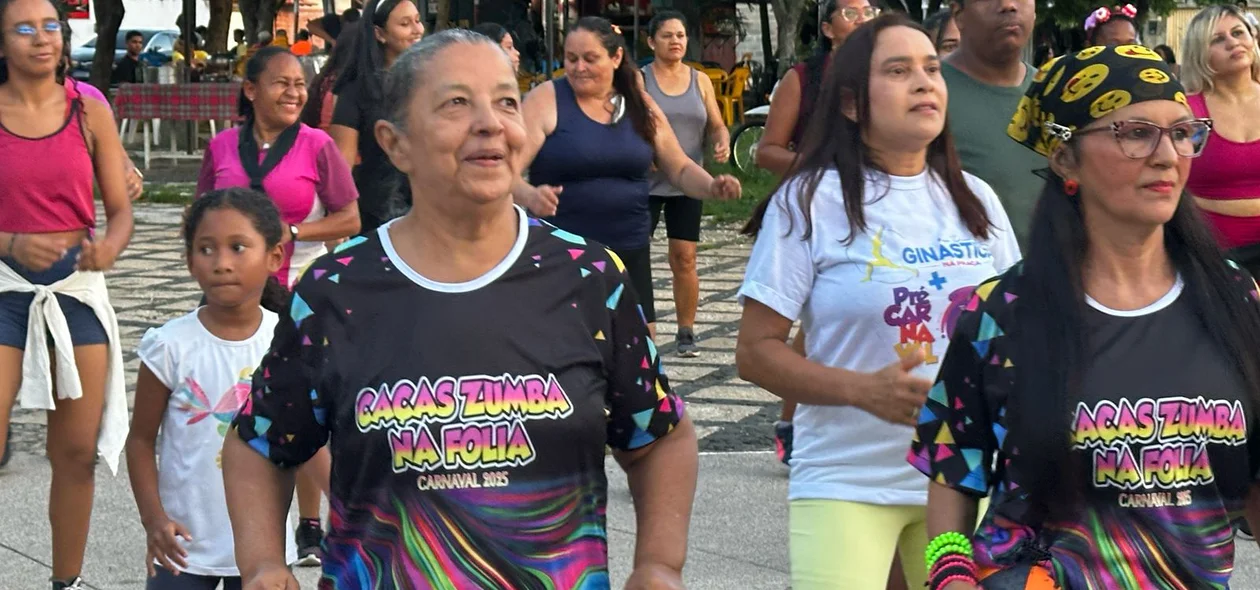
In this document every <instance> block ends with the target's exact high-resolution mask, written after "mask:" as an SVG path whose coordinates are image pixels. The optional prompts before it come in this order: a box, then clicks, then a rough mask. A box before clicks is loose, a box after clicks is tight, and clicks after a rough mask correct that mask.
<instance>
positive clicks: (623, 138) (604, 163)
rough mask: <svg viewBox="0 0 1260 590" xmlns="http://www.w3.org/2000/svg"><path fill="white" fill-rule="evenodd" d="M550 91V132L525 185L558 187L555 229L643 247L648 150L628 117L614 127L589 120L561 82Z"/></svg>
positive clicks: (610, 244)
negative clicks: (553, 121) (553, 117)
mask: <svg viewBox="0 0 1260 590" xmlns="http://www.w3.org/2000/svg"><path fill="white" fill-rule="evenodd" d="M552 84H554V85H555V89H556V130H555V131H554V132H552V133H551V135H548V136H547V140H546V141H545V142H543V145H542V149H540V150H538V155H537V156H535V157H534V162H533V164H531V165H530V167H529V181H530V183H531V184H534V185H543V184H549V185H552V186H559V187H563V188H564V192H562V193H561V194H560V206H559V207H557V208H556V215H555V217H552V218H550V219H548V220H547V221H549V222H551V223H552V224H554V225H555V226H556V227H559V228H560V229H563V230H565V231H568V232H572V233H575V234H577V235H579V236H582V237H586V238H590V239H592V240H595V241H597V242H599V243H601V244H603V245H605V246H608V247H610V248H613V249H614V250H616V249H625V250H630V249H636V248H645V247H647V245H648V242H649V240H650V239H651V236H650V233H651V224H652V218H651V214H650V213H649V211H648V171H649V170H650V169H651V168H652V158H653V151H652V146H651V144H649V143H648V142H647V141H646V140H644V139H643V138H642V137H640V136H639V134H638V133H636V132H635V130H634V124H633V123H631V122H630V117H629V115H627V116H625V117H622V119H621V120H620V121H618V122H617V123H616V124H615V125H605V124H603V123H598V122H596V121H594V120H592V119H591V118H590V117H588V116H586V113H584V112H582V109H581V107H579V106H578V103H577V97H576V96H575V95H574V94H573V87H572V86H570V85H569V81H568V79H566V78H559V79H557V80H555V81H554V82H552Z"/></svg>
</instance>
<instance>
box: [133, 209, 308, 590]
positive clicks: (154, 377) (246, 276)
mask: <svg viewBox="0 0 1260 590" xmlns="http://www.w3.org/2000/svg"><path fill="white" fill-rule="evenodd" d="M281 231H282V230H281V224H280V213H279V212H278V211H277V210H276V207H275V205H273V204H272V202H271V200H270V199H269V198H268V197H267V196H266V195H264V194H262V193H258V192H255V191H252V190H247V189H239V188H231V189H225V190H216V191H210V192H208V193H206V194H205V195H203V196H202V197H201V198H200V199H197V200H196V201H195V202H194V203H193V204H192V206H190V207H189V209H188V213H187V214H186V215H185V218H184V244H185V253H186V254H187V256H188V269H189V271H190V272H191V273H192V275H193V278H195V279H197V283H198V284H199V285H201V289H202V291H204V292H205V294H206V303H205V305H204V306H203V307H199V308H197V309H196V310H195V311H193V312H192V313H189V314H187V315H185V316H183V317H180V318H176V319H174V320H171V321H170V322H167V323H166V325H164V326H162V327H161V328H157V329H153V330H149V331H148V332H147V333H146V334H145V335H144V338H143V339H142V340H141V341H140V347H139V356H140V363H141V364H140V374H139V376H138V377H137V379H136V404H135V415H134V417H133V418H132V424H131V433H130V435H129V436H128V438H127V469H128V471H129V472H130V474H131V489H132V492H133V493H134V494H135V496H136V506H137V507H139V509H140V519H141V522H142V523H143V525H144V530H145V534H146V536H147V547H148V552H147V554H146V562H147V567H148V572H149V581H148V584H147V585H146V589H147V590H174V589H176V588H178V589H185V590H203V589H204V590H214V589H215V588H218V587H219V583H220V582H222V583H223V588H224V590H233V589H239V588H241V579H240V571H239V570H238V569H237V567H236V555H235V545H234V543H233V537H232V523H231V521H230V520H229V519H228V513H227V499H226V497H225V495H224V491H223V464H222V458H221V449H222V448H223V437H224V436H225V434H226V433H227V430H228V427H229V423H230V422H231V420H232V418H233V417H234V416H236V411H237V409H238V408H240V407H241V406H242V404H244V403H245V401H246V400H247V399H248V397H249V390H250V382H251V379H250V377H251V376H252V375H253V373H254V367H255V365H257V364H258V361H259V360H261V359H262V358H263V356H264V355H266V353H267V350H268V348H269V347H270V346H271V335H272V333H273V332H274V331H275V327H276V323H277V322H278V321H279V319H278V317H277V316H276V314H275V313H272V312H270V311H267V310H265V309H263V307H262V299H263V297H264V292H266V293H265V295H266V296H267V297H269V298H273V299H274V298H280V299H281V300H283V298H284V296H285V294H284V289H283V287H281V286H280V284H279V283H278V282H276V281H275V279H274V278H272V279H270V280H268V278H269V276H270V275H271V274H272V273H274V272H276V270H278V269H279V268H280V265H281V263H282V262H283V260H284V251H283V249H282V247H281ZM159 427H160V429H161V437H160V438H159V437H158V431H159ZM288 533H289V534H288V539H287V540H286V541H287V542H286V547H287V556H288V562H289V563H293V562H294V561H297V546H296V545H295V544H294V540H293V529H288Z"/></svg>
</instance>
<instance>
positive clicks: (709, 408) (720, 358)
mask: <svg viewBox="0 0 1260 590" xmlns="http://www.w3.org/2000/svg"><path fill="white" fill-rule="evenodd" d="M180 212H181V209H180V208H179V207H177V206H172V205H139V206H137V208H136V213H135V216H136V233H135V237H134V238H132V240H131V246H130V247H129V248H128V249H127V251H126V252H124V253H123V255H122V257H121V258H120V260H119V261H118V264H117V266H116V267H115V269H114V270H113V271H111V272H110V273H109V277H108V282H109V289H110V298H111V300H112V302H113V304H114V307H115V309H116V310H117V312H118V317H119V328H120V330H121V336H122V341H123V346H124V356H123V360H124V361H125V362H126V367H127V384H128V387H129V388H133V387H134V384H135V373H136V370H137V366H138V364H139V361H138V360H137V358H136V354H135V348H136V346H137V345H138V344H139V342H140V338H141V337H142V336H143V335H144V332H145V330H147V329H149V328H152V327H156V326H159V325H161V324H162V323H164V322H166V321H167V320H170V319H171V318H174V317H177V316H179V315H182V314H184V313H187V312H188V310H190V309H192V308H193V307H194V306H196V304H197V301H198V300H199V298H200V295H201V292H200V290H199V289H198V288H197V284H196V283H195V282H194V281H193V280H192V278H191V277H190V276H189V275H188V272H187V270H186V269H185V266H184V262H183V250H182V242H181V239H180V237H179V218H180ZM100 218H101V219H104V215H103V214H100ZM663 234H664V231H663V229H662V231H661V232H660V235H659V236H658V239H657V240H656V241H655V242H654V244H653V249H654V256H653V273H654V277H655V288H656V289H655V292H656V308H657V314H658V316H659V317H658V320H659V323H658V324H657V330H658V332H659V338H658V340H659V341H660V343H661V346H660V349H661V351H662V355H663V356H662V358H663V360H664V363H665V370H666V373H667V374H668V376H669V378H670V383H671V384H672V385H673V386H674V388H675V389H676V390H677V391H678V392H679V394H681V395H682V396H683V397H684V398H685V399H686V400H687V402H688V404H689V411H690V413H691V417H692V419H693V420H694V421H695V423H696V426H697V429H698V431H699V436H700V449H701V450H702V451H718V452H721V451H749V450H768V449H771V448H773V446H772V442H771V437H770V429H771V424H772V423H773V422H774V420H775V418H776V417H777V416H778V403H777V398H775V397H774V396H772V395H770V394H769V393H767V392H765V391H764V390H762V389H760V388H758V387H756V386H753V385H751V384H749V383H746V382H744V381H742V380H740V379H739V378H738V377H737V376H736V372H735V335H736V331H737V330H738V327H739V315H740V308H739V305H738V304H737V303H736V301H735V293H736V291H737V290H738V289H739V285H740V281H741V280H742V279H743V276H744V265H745V263H746V262H747V259H748V254H749V250H750V248H751V242H750V241H748V240H746V239H744V238H741V237H739V236H738V235H737V234H736V233H735V232H734V231H733V230H731V229H721V228H706V230H705V233H704V236H703V240H704V242H703V243H702V244H701V251H700V254H699V256H698V260H697V266H698V268H699V272H700V288H701V294H700V311H699V314H698V317H697V318H696V326H695V330H696V335H697V336H698V337H699V339H700V346H701V348H702V352H701V354H700V356H699V357H698V358H691V359H685V358H680V357H678V356H677V355H675V354H674V352H675V348H674V333H675V331H676V330H677V324H675V323H674V321H675V316H674V303H673V294H672V292H671V288H670V282H671V280H670V272H669V264H668V263H667V262H666V244H665V240H664V237H663ZM128 398H129V401H130V400H131V399H132V398H131V392H129V393H128ZM44 422H45V416H44V414H43V413H42V412H32V411H25V410H17V413H16V414H15V416H14V433H13V434H14V441H13V442H14V450H15V452H18V453H39V454H42V451H43V449H42V446H43V439H44Z"/></svg>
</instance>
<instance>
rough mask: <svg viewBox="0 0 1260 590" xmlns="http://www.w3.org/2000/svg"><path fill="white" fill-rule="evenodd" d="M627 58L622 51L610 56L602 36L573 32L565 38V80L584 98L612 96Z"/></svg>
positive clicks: (581, 31) (580, 31)
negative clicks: (618, 71)
mask: <svg viewBox="0 0 1260 590" xmlns="http://www.w3.org/2000/svg"><path fill="white" fill-rule="evenodd" d="M623 57H624V56H622V51H621V50H620V49H618V50H617V52H616V53H615V54H613V55H609V54H608V50H607V49H605V48H604V43H603V42H602V41H600V39H599V35H596V34H595V33H592V32H590V31H583V30H577V31H573V32H572V33H569V34H568V35H566V36H565V38H564V76H565V77H566V78H568V79H569V84H571V85H572V86H573V91H574V92H576V93H577V94H580V95H582V96H600V97H602V96H604V95H606V94H608V93H609V92H612V84H613V73H614V72H616V71H617V67H618V66H620V65H621V60H622V58H623Z"/></svg>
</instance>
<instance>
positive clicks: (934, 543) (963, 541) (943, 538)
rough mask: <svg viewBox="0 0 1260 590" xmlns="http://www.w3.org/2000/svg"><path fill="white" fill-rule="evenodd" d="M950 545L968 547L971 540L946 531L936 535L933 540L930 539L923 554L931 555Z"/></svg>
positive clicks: (958, 533) (960, 534) (955, 532)
mask: <svg viewBox="0 0 1260 590" xmlns="http://www.w3.org/2000/svg"><path fill="white" fill-rule="evenodd" d="M951 543H954V544H959V545H970V544H971V539H968V538H967V536H966V535H964V534H962V533H960V532H958V531H946V532H944V533H941V534H939V535H937V536H936V538H935V539H932V540H931V541H930V542H928V545H927V550H926V551H925V553H931V552H933V551H935V550H937V549H940V548H941V546H943V545H947V544H951Z"/></svg>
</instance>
